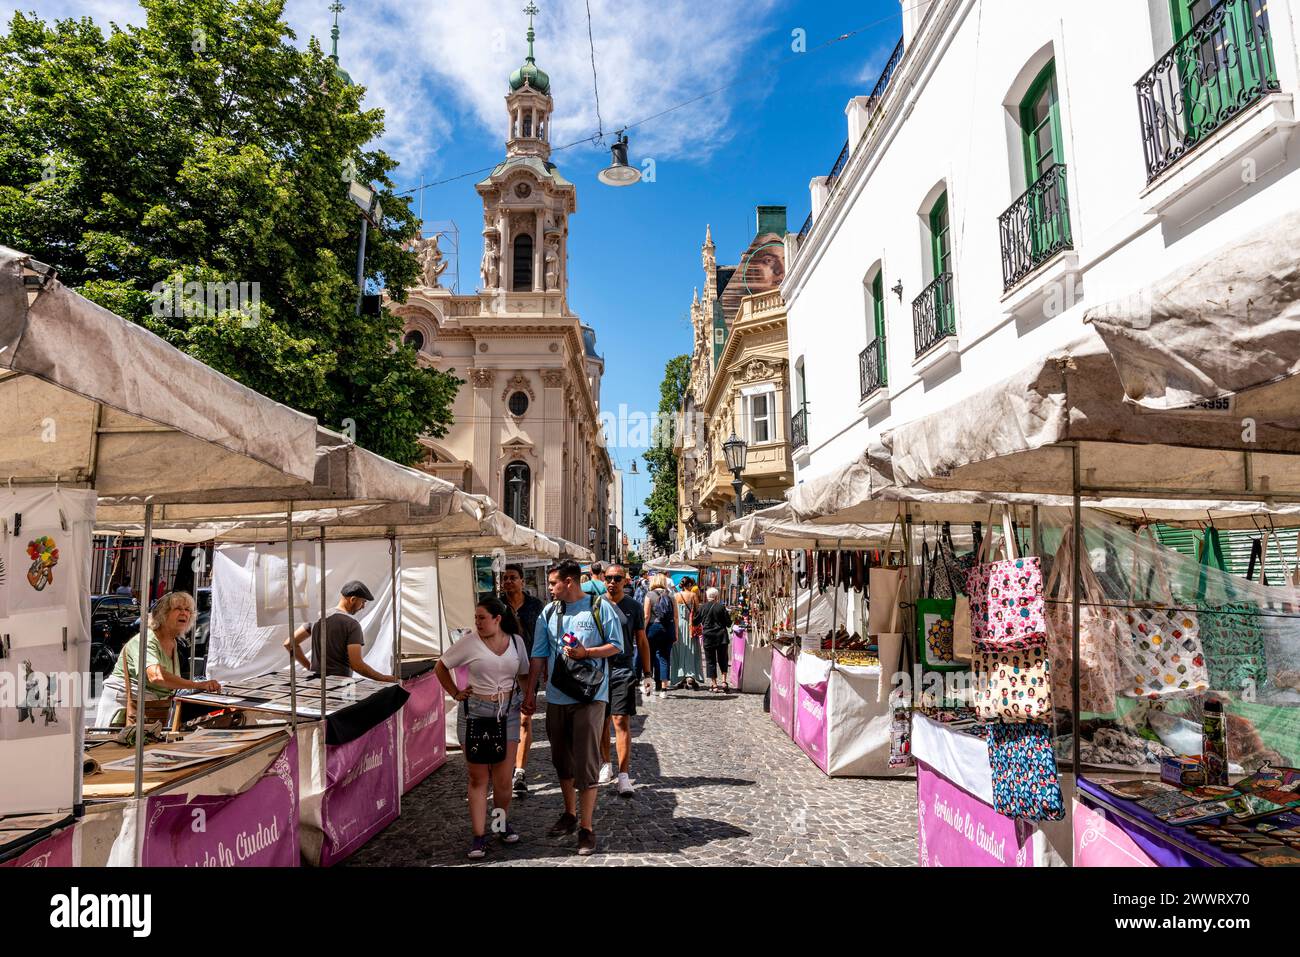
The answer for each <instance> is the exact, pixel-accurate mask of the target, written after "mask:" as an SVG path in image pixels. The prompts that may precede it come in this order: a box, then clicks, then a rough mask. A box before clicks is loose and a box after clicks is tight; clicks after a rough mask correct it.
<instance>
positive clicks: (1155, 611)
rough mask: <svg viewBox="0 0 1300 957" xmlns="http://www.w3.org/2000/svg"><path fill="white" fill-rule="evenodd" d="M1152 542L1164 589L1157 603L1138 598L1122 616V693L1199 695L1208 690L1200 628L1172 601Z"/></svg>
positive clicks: (1158, 547) (1135, 560)
mask: <svg viewBox="0 0 1300 957" xmlns="http://www.w3.org/2000/svg"><path fill="white" fill-rule="evenodd" d="M1151 543H1152V556H1153V558H1152V562H1153V565H1154V568H1153V571H1154V573H1155V575H1154V577H1155V578H1156V580H1157V581H1159V582H1160V584H1161V586H1162V588H1163V595H1162V596H1160V599H1161V600H1158V601H1150V600H1139V599H1138V598H1137V597H1136V595H1135V596H1134V598H1133V599H1132V602H1131V603H1130V607H1129V610H1128V613H1127V614H1126V615H1125V625H1126V627H1127V630H1128V639H1127V641H1126V642H1125V644H1124V645H1123V646H1122V647H1121V655H1122V662H1123V664H1124V666H1125V670H1126V671H1127V676H1128V684H1127V687H1125V689H1124V695H1125V696H1126V697H1130V698H1151V699H1155V698H1172V697H1186V696H1189V695H1194V694H1200V693H1201V692H1203V691H1206V690H1208V689H1209V687H1210V675H1209V672H1208V671H1207V670H1206V667H1205V653H1204V650H1203V649H1202V647H1201V624H1200V619H1199V618H1198V617H1197V614H1196V612H1195V611H1192V610H1190V609H1187V608H1182V607H1179V606H1177V605H1176V604H1175V602H1174V597H1173V589H1172V587H1171V585H1170V583H1169V573H1168V571H1167V570H1166V568H1165V565H1164V560H1163V559H1162V558H1161V555H1160V553H1161V551H1162V550H1163V549H1164V546H1162V545H1160V544H1159V543H1158V542H1156V540H1155V538H1154V536H1153V537H1152V538H1151ZM1139 580H1140V579H1139V574H1138V549H1137V548H1134V550H1133V580H1132V583H1131V587H1132V588H1133V589H1134V591H1135V592H1136V589H1137V586H1138V581H1139Z"/></svg>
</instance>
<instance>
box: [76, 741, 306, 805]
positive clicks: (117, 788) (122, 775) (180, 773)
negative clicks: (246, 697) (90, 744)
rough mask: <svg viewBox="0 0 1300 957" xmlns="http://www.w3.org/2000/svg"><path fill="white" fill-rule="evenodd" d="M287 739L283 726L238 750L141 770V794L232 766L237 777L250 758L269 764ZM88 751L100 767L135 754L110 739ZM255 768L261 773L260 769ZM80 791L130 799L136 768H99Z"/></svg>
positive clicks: (185, 784)
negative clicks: (168, 767)
mask: <svg viewBox="0 0 1300 957" xmlns="http://www.w3.org/2000/svg"><path fill="white" fill-rule="evenodd" d="M288 738H289V734H288V729H287V728H286V729H285V731H284V732H283V733H281V734H278V735H275V736H273V737H268V738H263V739H261V740H259V741H254V742H252V743H251V744H248V745H246V746H244V747H242V748H240V749H239V750H238V751H234V752H232V753H230V754H226V755H222V756H221V757H220V758H217V759H215V760H212V761H207V762H205V763H203V764H194V765H190V766H189V767H186V768H180V769H178V770H175V771H146V772H145V773H144V784H143V787H142V793H143V794H145V795H146V796H147V795H151V794H162V793H164V792H167V791H175V790H184V789H187V788H189V787H191V786H192V785H194V784H195V783H196V782H198V781H200V780H202V779H204V778H211V777H213V776H214V775H216V774H219V773H224V772H227V771H229V770H230V769H235V776H238V774H239V773H240V771H241V770H246V768H241V766H245V765H247V764H248V762H249V761H254V762H259V761H260V762H261V763H262V764H263V765H265V764H269V763H270V761H271V760H273V755H274V754H276V753H278V752H279V751H280V750H282V749H283V748H284V746H285V744H286V742H287V741H288ZM166 747H167V745H166V744H146V745H145V748H144V750H145V752H146V753H148V752H150V751H156V750H159V749H164V748H166ZM89 753H90V754H91V755H92V756H93V757H94V758H95V760H96V761H98V762H99V764H100V765H101V766H102V765H105V764H111V763H112V762H114V761H120V760H122V759H123V758H132V757H134V756H135V748H127V747H123V746H122V745H120V744H117V743H115V742H109V743H106V744H101V745H99V746H98V747H97V748H95V749H94V750H93V751H91V752H89ZM258 770H259V772H260V768H259V769H258ZM225 776H226V777H227V778H229V777H230V776H231V775H228V774H227V775H225ZM81 793H82V796H83V798H84V799H85V800H86V802H87V803H92V802H97V801H123V800H129V799H131V798H133V797H135V771H134V770H131V771H106V770H103V769H102V767H101V770H99V771H97V772H95V773H94V774H89V775H87V776H86V777H85V779H84V781H83V783H82V787H81Z"/></svg>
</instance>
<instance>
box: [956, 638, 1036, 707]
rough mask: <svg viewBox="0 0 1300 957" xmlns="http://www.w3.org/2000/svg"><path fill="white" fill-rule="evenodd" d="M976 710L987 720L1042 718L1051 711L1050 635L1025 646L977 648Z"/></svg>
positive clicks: (974, 659) (974, 661)
mask: <svg viewBox="0 0 1300 957" xmlns="http://www.w3.org/2000/svg"><path fill="white" fill-rule="evenodd" d="M971 665H972V670H973V671H974V675H975V710H976V711H977V712H978V713H979V716H980V718H981V719H982V720H984V721H1001V722H1009V723H1016V722H1023V721H1043V720H1046V719H1047V718H1049V717H1050V716H1051V713H1052V686H1051V664H1050V660H1049V657H1048V650H1047V637H1046V636H1045V635H1038V636H1037V643H1036V644H1031V645H1029V646H1028V647H1025V648H1003V649H999V650H997V651H984V650H981V649H976V651H975V653H974V655H973V656H972V658H971Z"/></svg>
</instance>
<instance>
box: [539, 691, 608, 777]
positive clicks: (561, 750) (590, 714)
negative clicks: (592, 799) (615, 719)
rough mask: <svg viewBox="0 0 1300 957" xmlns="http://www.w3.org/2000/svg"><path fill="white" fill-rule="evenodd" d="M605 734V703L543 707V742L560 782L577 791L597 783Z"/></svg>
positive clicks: (594, 702) (549, 705)
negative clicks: (549, 751)
mask: <svg viewBox="0 0 1300 957" xmlns="http://www.w3.org/2000/svg"><path fill="white" fill-rule="evenodd" d="M604 730H605V702H603V701H593V702H591V703H590V704H549V703H548V704H547V705H546V739H547V740H548V741H550V743H551V760H552V761H554V762H555V774H556V776H557V777H558V778H559V779H560V780H561V781H569V780H572V781H573V786H574V787H576V788H577V789H578V790H579V791H585V790H586V789H587V788H594V787H595V786H596V785H597V784H598V783H599V782H600V736H601V734H602V733H603V732H604Z"/></svg>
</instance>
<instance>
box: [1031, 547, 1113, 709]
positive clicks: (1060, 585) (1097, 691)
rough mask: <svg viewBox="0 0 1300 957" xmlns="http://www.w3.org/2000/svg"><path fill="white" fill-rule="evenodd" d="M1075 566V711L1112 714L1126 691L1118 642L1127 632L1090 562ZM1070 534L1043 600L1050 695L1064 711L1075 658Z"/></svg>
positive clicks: (1069, 703) (1068, 701)
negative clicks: (1077, 583)
mask: <svg viewBox="0 0 1300 957" xmlns="http://www.w3.org/2000/svg"><path fill="white" fill-rule="evenodd" d="M1084 555H1085V560H1084V561H1083V562H1081V563H1080V566H1079V571H1080V574H1079V578H1080V580H1081V583H1082V587H1081V588H1080V589H1079V594H1080V600H1079V707H1080V709H1081V710H1083V711H1087V712H1091V713H1093V714H1112V713H1113V712H1114V711H1115V696H1116V695H1117V694H1119V692H1120V689H1121V688H1123V687H1124V682H1125V677H1124V674H1123V669H1122V668H1121V667H1120V649H1121V643H1122V642H1125V641H1127V639H1128V632H1127V628H1126V623H1125V621H1124V615H1123V614H1122V613H1121V612H1120V611H1119V610H1118V609H1116V608H1112V607H1109V606H1108V605H1107V602H1106V594H1105V592H1104V591H1103V589H1102V586H1101V583H1100V582H1099V581H1098V579H1097V575H1096V573H1095V572H1094V571H1093V569H1092V564H1091V562H1089V561H1087V560H1086V555H1087V553H1086V552H1085V553H1084ZM1073 585H1074V529H1073V528H1071V527H1069V526H1067V527H1066V529H1065V534H1064V536H1063V537H1062V539H1061V546H1060V548H1058V549H1057V551H1056V557H1055V558H1054V559H1053V561H1052V570H1051V572H1050V573H1049V574H1048V576H1047V583H1046V585H1044V587H1043V592H1044V595H1045V597H1046V601H1047V639H1048V648H1049V650H1050V653H1051V658H1052V663H1053V665H1054V667H1053V668H1052V694H1053V695H1054V696H1055V697H1056V701H1057V702H1058V703H1059V704H1061V705H1062V706H1072V702H1073V698H1074V689H1073V686H1072V684H1071V680H1070V672H1071V659H1072V657H1073V653H1074V641H1073V633H1074V613H1073V606H1072V602H1071V598H1072V595H1073V591H1072V589H1073Z"/></svg>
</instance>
